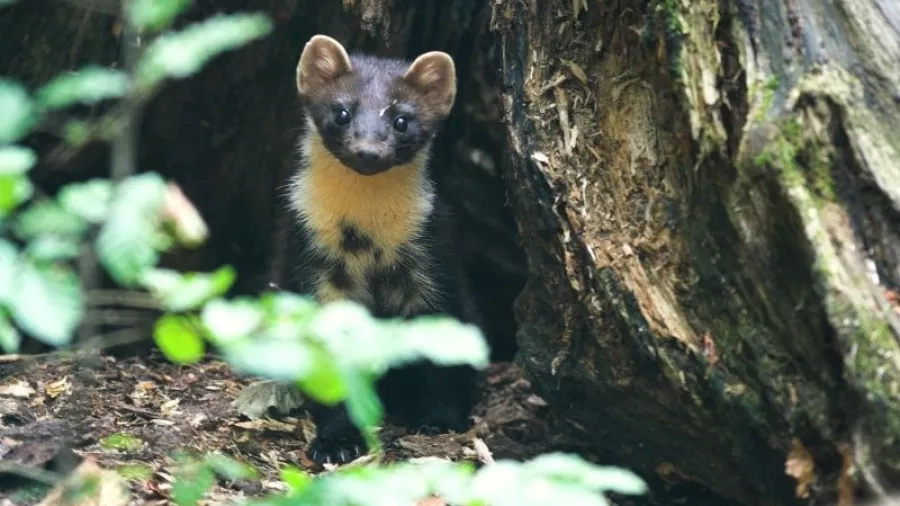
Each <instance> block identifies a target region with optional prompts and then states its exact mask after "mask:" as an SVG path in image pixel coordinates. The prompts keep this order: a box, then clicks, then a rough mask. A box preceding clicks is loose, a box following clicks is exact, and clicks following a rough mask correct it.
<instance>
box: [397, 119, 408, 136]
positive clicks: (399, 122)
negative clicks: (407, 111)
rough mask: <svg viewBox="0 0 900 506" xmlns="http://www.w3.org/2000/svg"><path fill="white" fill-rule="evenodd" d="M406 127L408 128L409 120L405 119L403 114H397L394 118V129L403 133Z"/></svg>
mask: <svg viewBox="0 0 900 506" xmlns="http://www.w3.org/2000/svg"><path fill="white" fill-rule="evenodd" d="M407 128H409V122H408V121H406V118H404V117H403V116H397V118H396V119H394V130H396V131H398V132H400V133H403V132H405V131H406V129H407Z"/></svg>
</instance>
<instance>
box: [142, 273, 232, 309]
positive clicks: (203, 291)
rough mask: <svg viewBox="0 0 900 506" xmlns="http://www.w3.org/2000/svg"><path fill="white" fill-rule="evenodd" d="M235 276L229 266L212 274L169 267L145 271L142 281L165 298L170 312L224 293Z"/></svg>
mask: <svg viewBox="0 0 900 506" xmlns="http://www.w3.org/2000/svg"><path fill="white" fill-rule="evenodd" d="M236 276H237V274H236V272H235V270H234V268H233V267H231V266H230V265H226V266H224V267H220V268H218V269H216V270H215V271H214V272H213V273H212V274H206V273H201V272H189V273H187V274H180V273H178V272H175V271H172V270H169V269H152V270H148V271H146V272H145V273H144V275H143V276H142V277H141V280H140V283H141V284H142V285H143V286H144V287H145V288H147V289H148V290H150V291H151V292H152V293H153V295H154V296H155V297H157V298H159V299H160V300H161V301H162V303H163V305H164V306H165V308H166V310H167V311H173V312H179V311H187V310H190V309H196V308H198V307H199V306H200V305H201V304H203V303H204V302H206V301H207V300H209V299H212V298H214V297H218V296H220V295H222V294H224V293H225V292H227V291H228V289H229V288H231V285H232V284H233V283H234V280H235V277H236Z"/></svg>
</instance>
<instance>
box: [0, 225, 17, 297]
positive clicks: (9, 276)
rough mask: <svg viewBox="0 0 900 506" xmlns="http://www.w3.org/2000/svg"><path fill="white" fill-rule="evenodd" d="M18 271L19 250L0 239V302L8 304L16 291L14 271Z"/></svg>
mask: <svg viewBox="0 0 900 506" xmlns="http://www.w3.org/2000/svg"><path fill="white" fill-rule="evenodd" d="M17 272H19V250H18V249H16V247H15V246H14V245H13V244H12V243H10V242H9V241H7V240H5V239H0V304H3V305H9V303H10V301H12V299H13V297H14V296H15V293H16V287H15V280H16V273H17Z"/></svg>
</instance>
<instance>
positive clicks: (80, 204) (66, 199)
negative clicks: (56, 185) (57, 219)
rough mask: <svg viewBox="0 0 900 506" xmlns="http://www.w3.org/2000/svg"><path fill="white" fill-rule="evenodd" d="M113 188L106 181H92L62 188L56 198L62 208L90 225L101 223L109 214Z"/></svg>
mask: <svg viewBox="0 0 900 506" xmlns="http://www.w3.org/2000/svg"><path fill="white" fill-rule="evenodd" d="M112 195H113V186H112V183H111V182H110V181H109V180H106V179H92V180H90V181H87V182H84V183H71V184H68V185H66V186H64V187H63V189H62V190H60V192H59V196H58V197H57V198H58V200H59V203H60V204H62V207H63V208H65V209H66V210H67V211H69V212H71V213H75V214H77V215H78V216H81V217H82V218H84V219H85V220H87V221H89V222H91V223H101V222H102V221H103V220H105V219H106V216H107V214H108V213H109V207H110V203H111V202H112Z"/></svg>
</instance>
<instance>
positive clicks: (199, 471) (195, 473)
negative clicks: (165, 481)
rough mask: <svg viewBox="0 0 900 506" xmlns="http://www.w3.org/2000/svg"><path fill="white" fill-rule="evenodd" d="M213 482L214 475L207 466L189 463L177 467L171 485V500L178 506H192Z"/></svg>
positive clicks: (201, 497) (214, 479) (214, 480)
mask: <svg viewBox="0 0 900 506" xmlns="http://www.w3.org/2000/svg"><path fill="white" fill-rule="evenodd" d="M215 482H216V475H215V473H213V470H212V469H211V468H210V467H209V466H208V465H205V464H201V463H196V462H191V463H188V464H186V465H182V466H179V468H178V469H177V470H176V472H175V482H174V483H173V484H172V500H173V501H174V502H175V504H177V505H178V506H193V505H195V504H197V503H198V502H199V501H200V499H203V496H204V495H206V492H207V491H208V490H209V489H210V488H212V486H213V485H214V484H215Z"/></svg>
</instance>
